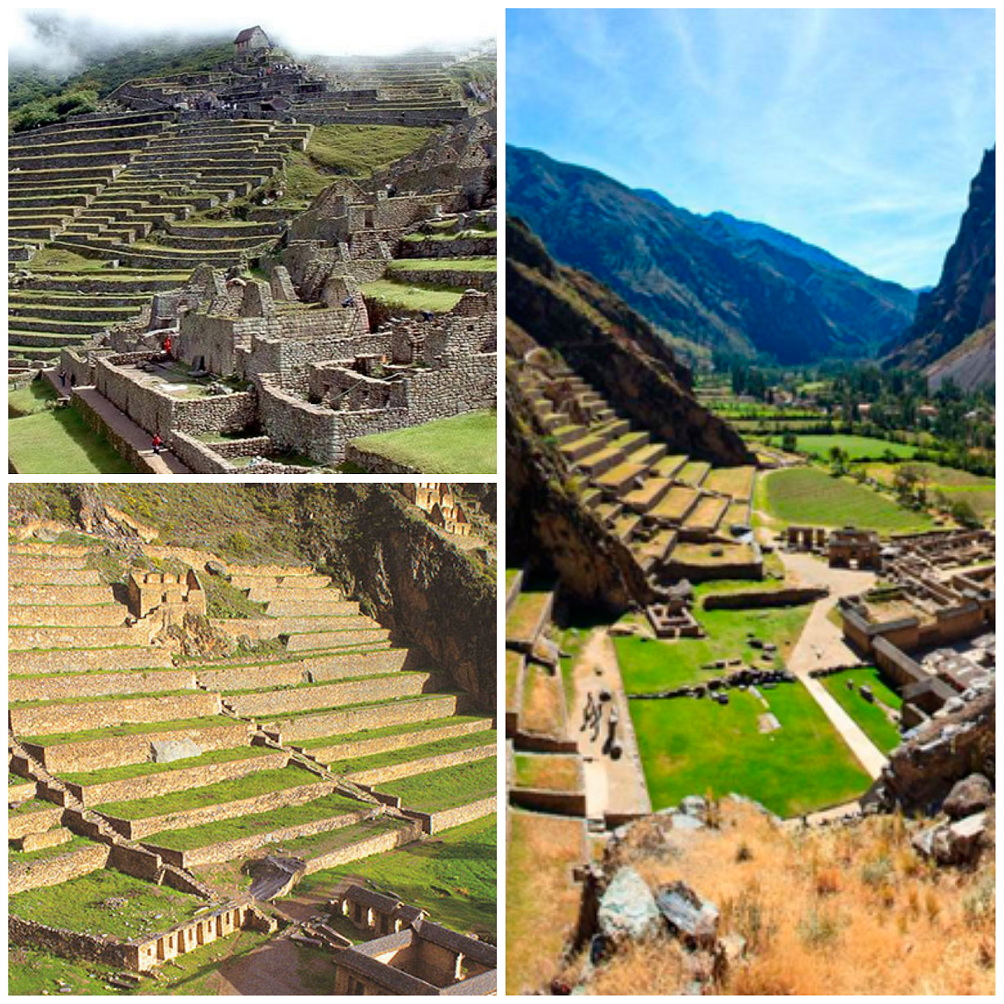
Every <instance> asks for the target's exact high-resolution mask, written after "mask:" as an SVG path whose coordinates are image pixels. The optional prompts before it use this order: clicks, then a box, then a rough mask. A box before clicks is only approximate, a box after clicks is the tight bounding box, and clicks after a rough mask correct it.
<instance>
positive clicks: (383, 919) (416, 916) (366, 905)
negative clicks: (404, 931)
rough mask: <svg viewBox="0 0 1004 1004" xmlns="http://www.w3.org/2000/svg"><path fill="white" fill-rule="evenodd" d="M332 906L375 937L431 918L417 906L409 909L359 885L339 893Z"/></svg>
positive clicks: (392, 899) (391, 897)
mask: <svg viewBox="0 0 1004 1004" xmlns="http://www.w3.org/2000/svg"><path fill="white" fill-rule="evenodd" d="M329 905H330V906H331V907H332V909H333V910H335V912H336V913H339V914H341V915H342V916H343V917H346V918H348V920H349V921H350V922H351V923H352V924H353V925H354V926H355V927H356V928H357V929H358V930H360V931H365V932H367V933H368V934H371V935H374V936H381V935H385V934H396V933H397V932H398V931H400V930H401V928H402V927H407V926H408V925H409V924H412V923H414V922H415V921H417V920H424V919H425V918H426V917H427V916H428V914H427V912H426V911H425V910H421V909H419V908H418V907H417V906H408V904H406V903H404V902H402V901H401V900H399V899H396V898H395V897H393V896H384V895H383V894H382V893H378V892H373V891H372V890H371V889H366V888H364V887H363V886H361V885H356V884H355V883H349V884H348V885H347V887H346V888H345V889H343V890H341V891H339V892H336V893H335V895H334V896H333V898H332V899H331V901H330V904H329Z"/></svg>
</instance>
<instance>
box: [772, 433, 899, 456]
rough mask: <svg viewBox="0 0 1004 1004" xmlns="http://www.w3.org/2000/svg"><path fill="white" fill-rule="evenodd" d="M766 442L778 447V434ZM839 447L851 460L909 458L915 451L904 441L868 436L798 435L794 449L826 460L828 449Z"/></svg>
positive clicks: (779, 443) (780, 442) (779, 441)
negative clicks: (894, 441) (893, 441)
mask: <svg viewBox="0 0 1004 1004" xmlns="http://www.w3.org/2000/svg"><path fill="white" fill-rule="evenodd" d="M768 442H769V443H770V445H771V446H776V447H778V448H780V447H781V446H782V441H781V437H780V436H774V437H773V438H771V439H769V440H768ZM834 446H837V447H839V448H840V449H841V450H843V451H844V453H846V454H847V456H848V457H849V458H850V459H851V460H882V459H884V458H885V457H886V456H888V455H890V454H891V455H892V456H894V457H903V458H906V459H909V458H910V457H912V456H913V455H914V454H915V453H916V452H917V448H916V447H915V446H909V445H907V444H906V443H892V442H890V441H889V440H887V439H874V438H872V437H870V436H841V435H837V436H819V435H811V434H810V435H807V436H798V437H797V443H796V445H795V449H796V451H797V452H798V453H806V454H808V455H809V456H810V457H819V458H821V459H823V460H826V459H827V458H828V457H829V455H830V450H832V449H833V447H834Z"/></svg>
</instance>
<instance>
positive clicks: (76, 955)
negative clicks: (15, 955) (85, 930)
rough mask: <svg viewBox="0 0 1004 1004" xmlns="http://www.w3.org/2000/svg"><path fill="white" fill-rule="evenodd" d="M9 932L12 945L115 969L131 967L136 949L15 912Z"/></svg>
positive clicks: (9, 924)
mask: <svg viewBox="0 0 1004 1004" xmlns="http://www.w3.org/2000/svg"><path fill="white" fill-rule="evenodd" d="M7 936H8V938H9V939H10V943H11V944H12V945H22V946H23V947H25V948H31V949H34V950H36V951H38V950H40V949H41V950H44V951H47V952H51V953H52V954H53V955H58V956H60V957H61V958H64V959H82V960H83V961H85V962H100V963H103V964H104V965H107V966H112V967H113V968H116V969H124V968H129V963H130V961H131V959H132V957H133V956H134V955H135V952H130V950H129V946H127V945H123V944H121V943H120V942H117V941H112V940H110V939H107V938H102V937H99V936H97V935H93V934H79V933H78V932H76V931H65V930H63V929H62V928H59V927H48V926H47V925H46V924H39V923H38V922H36V921H34V920H23V919H21V918H20V917H15V916H13V915H11V916H9V917H8V918H7Z"/></svg>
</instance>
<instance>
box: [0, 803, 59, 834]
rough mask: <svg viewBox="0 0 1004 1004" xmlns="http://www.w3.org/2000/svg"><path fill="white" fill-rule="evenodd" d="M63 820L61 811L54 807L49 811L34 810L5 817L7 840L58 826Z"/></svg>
mask: <svg viewBox="0 0 1004 1004" xmlns="http://www.w3.org/2000/svg"><path fill="white" fill-rule="evenodd" d="M62 818H63V810H62V809H61V808H59V806H56V805H54V806H53V807H52V808H51V809H36V810H35V811H34V812H22V813H19V814H18V815H16V816H8V817H7V839H8V840H16V839H17V838H18V837H23V836H25V834H28V833H39V832H41V831H42V830H49V829H52V827H53V826H58V825H59V822H60V820H61V819H62Z"/></svg>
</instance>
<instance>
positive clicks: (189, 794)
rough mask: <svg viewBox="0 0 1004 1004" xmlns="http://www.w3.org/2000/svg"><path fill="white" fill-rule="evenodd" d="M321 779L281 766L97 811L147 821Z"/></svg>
mask: <svg viewBox="0 0 1004 1004" xmlns="http://www.w3.org/2000/svg"><path fill="white" fill-rule="evenodd" d="M323 780H324V779H323V778H322V777H319V776H318V775H317V774H312V773H311V772H310V771H307V770H303V769H302V768H301V767H292V766H291V767H282V768H278V769H276V770H259V771H255V772H254V773H252V774H247V775H245V776H244V777H237V778H232V779H231V780H229V781H219V782H217V783H216V784H208V785H205V786H204V787H201V788H189V789H188V790H187V791H172V792H169V793H168V794H166V795H156V796H154V797H153V798H137V799H134V800H132V801H125V802H105V803H104V804H102V805H98V806H96V808H97V810H98V811H99V812H100V813H102V814H103V815H105V816H114V817H115V818H116V819H149V818H150V817H151V816H164V815H167V814H168V813H171V812H184V811H185V810H186V809H200V808H203V807H204V806H207V805H221V804H224V803H226V802H237V801H240V800H241V799H245V798H254V797H255V796H256V795H267V794H270V793H272V792H277V791H285V790H286V789H287V788H296V787H300V786H301V785H305V784H320V783H321V782H323Z"/></svg>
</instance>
